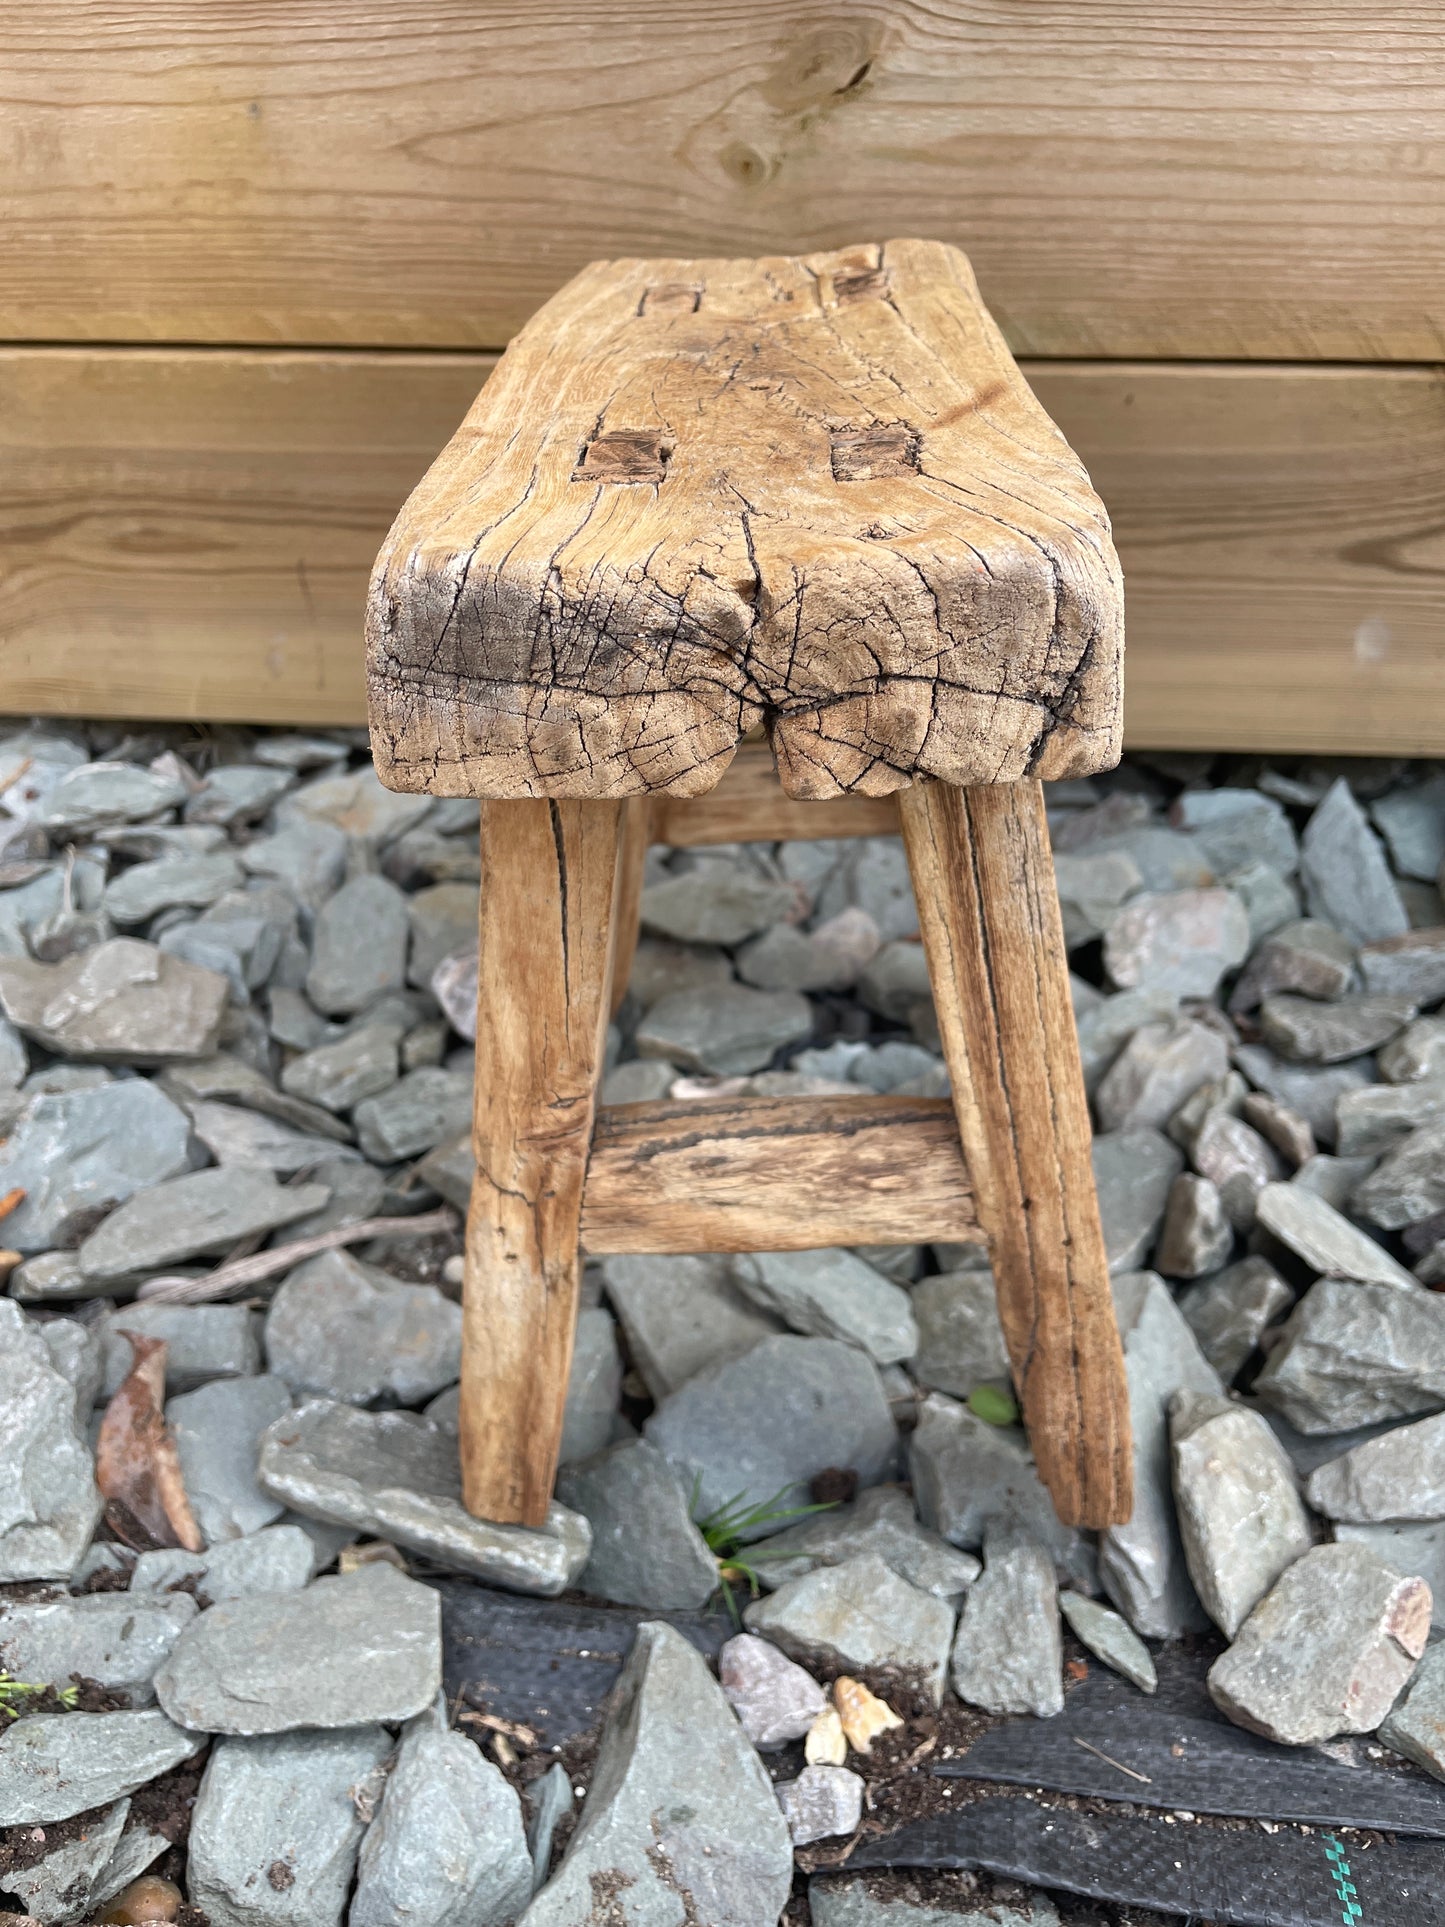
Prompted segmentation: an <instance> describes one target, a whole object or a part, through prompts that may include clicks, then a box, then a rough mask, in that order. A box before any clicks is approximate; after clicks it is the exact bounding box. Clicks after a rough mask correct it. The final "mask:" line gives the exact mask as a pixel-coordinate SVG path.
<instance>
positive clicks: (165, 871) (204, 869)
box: [101, 850, 245, 929]
mask: <svg viewBox="0 0 1445 1927" xmlns="http://www.w3.org/2000/svg"><path fill="white" fill-rule="evenodd" d="M244 881H245V877H244V875H243V872H242V870H241V866H240V864H239V863H237V861H236V859H235V858H234V857H233V856H231V855H229V854H228V853H227V852H225V851H219V850H218V851H216V852H215V853H214V854H213V855H209V856H201V855H196V856H181V855H176V856H163V857H158V858H156V859H155V860H154V861H152V862H150V863H133V864H132V865H131V867H130V868H129V869H128V870H122V871H121V873H120V875H119V876H116V877H112V879H111V881H110V882H109V883H108V884H107V885H106V887H105V895H104V897H102V899H101V905H102V908H103V909H104V911H105V913H106V915H107V916H108V917H109V918H110V919H111V921H112V922H113V923H116V924H118V925H119V926H120V927H121V928H122V929H125V928H127V927H128V926H131V925H134V924H138V923H149V922H150V920H151V918H152V917H154V916H158V915H159V914H160V912H161V911H162V910H177V909H189V910H204V909H205V908H206V907H207V906H208V905H209V904H212V903H214V902H215V901H216V899H217V898H218V897H223V896H224V895H225V894H226V892H227V891H228V890H236V889H239V888H240V886H241V884H242V883H243V882H244Z"/></svg>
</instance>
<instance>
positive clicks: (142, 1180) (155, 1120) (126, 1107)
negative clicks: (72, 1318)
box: [0, 1077, 190, 1251]
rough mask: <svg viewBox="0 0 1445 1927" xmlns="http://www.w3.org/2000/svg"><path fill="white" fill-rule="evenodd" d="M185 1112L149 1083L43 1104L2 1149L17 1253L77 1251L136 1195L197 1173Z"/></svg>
mask: <svg viewBox="0 0 1445 1927" xmlns="http://www.w3.org/2000/svg"><path fill="white" fill-rule="evenodd" d="M189 1134H190V1127H189V1125H188V1124H187V1122H186V1117H185V1113H184V1112H183V1111H181V1110H179V1109H177V1107H176V1106H175V1105H174V1104H172V1103H171V1102H170V1100H169V1099H168V1098H166V1097H165V1096H164V1095H163V1094H162V1093H161V1092H160V1091H158V1090H157V1089H156V1087H155V1085H154V1084H152V1083H150V1082H149V1081H148V1080H147V1079H145V1078H140V1077H136V1078H128V1079H124V1080H121V1081H118V1082H115V1083H110V1084H106V1085H104V1086H102V1088H101V1089H99V1090H89V1091H68V1092H64V1093H61V1094H58V1095H56V1096H54V1097H44V1096H42V1097H36V1098H34V1099H33V1100H32V1102H31V1103H30V1104H29V1105H28V1106H27V1108H26V1109H25V1110H24V1111H22V1113H21V1115H20V1120H19V1122H18V1123H17V1124H16V1125H15V1127H14V1128H13V1130H12V1131H11V1132H10V1134H9V1136H8V1137H7V1138H6V1139H5V1140H4V1142H3V1143H0V1195H3V1194H4V1193H6V1192H9V1191H13V1190H17V1189H18V1190H22V1191H24V1193H25V1198H24V1201H23V1202H22V1203H21V1204H20V1206H19V1207H18V1209H16V1210H15V1211H12V1212H11V1213H10V1215H9V1216H8V1217H7V1218H6V1220H5V1242H6V1244H7V1245H9V1246H10V1247H11V1249H12V1250H15V1251H49V1250H51V1249H52V1248H53V1247H55V1246H57V1245H70V1244H73V1243H75V1241H76V1240H77V1239H78V1238H80V1237H82V1236H83V1235H84V1234H85V1232H87V1231H89V1230H91V1229H92V1228H93V1227H94V1226H95V1225H96V1224H97V1223H98V1221H99V1220H100V1219H101V1218H103V1217H104V1216H105V1214H106V1212H108V1211H111V1210H113V1209H114V1207H115V1206H116V1205H118V1204H121V1203H123V1202H124V1201H125V1199H127V1198H128V1197H130V1196H132V1194H133V1193H134V1192H136V1191H143V1190H144V1189H145V1188H146V1187H147V1186H148V1185H152V1184H159V1183H161V1182H162V1180H163V1179H165V1178H174V1177H178V1176H179V1175H180V1174H181V1172H182V1171H187V1170H189V1169H190V1159H189V1156H188V1148H187V1140H188V1138H189Z"/></svg>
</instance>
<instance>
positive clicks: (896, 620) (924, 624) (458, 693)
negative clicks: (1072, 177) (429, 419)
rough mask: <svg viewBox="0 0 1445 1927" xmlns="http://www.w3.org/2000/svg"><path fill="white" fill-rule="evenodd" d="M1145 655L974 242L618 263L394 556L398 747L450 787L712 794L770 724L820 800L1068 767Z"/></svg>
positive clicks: (390, 546) (465, 449)
mask: <svg viewBox="0 0 1445 1927" xmlns="http://www.w3.org/2000/svg"><path fill="white" fill-rule="evenodd" d="M684 296H685V298H684ZM1121 650H1122V597H1121V589H1120V578H1119V569H1118V562H1117V559H1116V557H1115V554H1114V549H1113V545H1112V542H1111V539H1110V534H1109V524H1108V518H1107V516H1106V515H1105V513H1104V509H1103V506H1102V504H1101V503H1100V501H1099V499H1098V497H1097V496H1096V495H1095V494H1094V492H1093V490H1092V488H1091V487H1090V486H1089V482H1088V478H1087V476H1086V475H1085V474H1084V471H1083V468H1082V467H1081V465H1080V463H1079V462H1078V460H1077V458H1076V457H1075V456H1074V455H1073V453H1072V452H1071V450H1070V449H1069V448H1068V446H1067V444H1066V443H1065V442H1064V440H1063V438H1062V437H1061V436H1060V434H1059V433H1058V431H1057V430H1056V429H1055V428H1054V426H1053V424H1052V423H1051V422H1050V421H1049V419H1048V417H1047V415H1045V413H1044V411H1043V409H1042V408H1041V407H1040V406H1039V404H1038V403H1037V402H1036V401H1035V399H1034V397H1033V394H1032V393H1031V391H1030V389H1029V387H1028V385H1027V383H1026V382H1025V381H1024V379H1023V377H1022V376H1021V375H1020V373H1019V371H1018V369H1017V367H1016V366H1015V364H1014V362H1013V359H1012V357H1011V356H1010V355H1009V352H1008V350H1007V348H1006V347H1005V346H1004V343H1003V339H1002V337H1001V335H1000V334H999V332H998V330H997V328H996V327H995V326H994V324H993V321H992V320H991V318H990V317H989V314H988V312H987V310H986V309H985V308H984V307H983V305H982V303H981V302H980V300H979V298H978V292H977V289H976V288H975V286H974V281H973V275H972V273H971V271H970V269H969V265H968V262H967V261H966V260H965V258H964V256H963V255H962V254H961V253H959V251H958V250H957V249H956V248H952V247H949V246H946V245H944V244H943V243H940V242H933V241H890V242H887V243H885V244H883V245H881V246H879V245H868V246H863V247H856V248H846V249H842V250H839V251H837V252H834V253H830V254H817V255H808V256H802V257H789V256H776V257H772V258H765V259H762V260H757V261H723V260H699V261H686V260H683V261H677V260H672V261H646V260H626V261H614V262H599V263H597V264H595V265H594V266H592V267H590V268H588V269H586V270H584V272H583V273H581V274H580V275H578V276H577V277H576V278H575V279H574V280H573V281H571V282H569V283H568V284H567V286H566V287H564V288H563V289H562V290H561V292H560V293H558V294H557V295H555V296H554V297H553V298H552V300H551V301H549V302H548V303H547V305H546V306H545V307H544V308H543V309H541V310H540V312H539V313H538V314H536V315H535V316H534V317H533V318H532V320H531V321H529V322H528V323H527V325H526V326H525V327H524V328H523V329H522V331H521V333H520V334H519V335H518V336H517V337H516V339H515V340H514V341H513V343H512V345H511V346H510V347H509V348H508V350H507V352H506V354H505V355H504V356H503V357H502V360H501V362H500V364H499V365H498V367H497V370H496V373H495V374H494V375H493V376H492V378H491V380H490V381H489V382H488V383H487V386H486V388H485V389H484V390H483V392H482V394H481V395H480V396H479V397H478V399H477V401H476V402H475V404H474V405H473V407H472V409H471V412H470V413H469V414H468V416H467V418H466V420H465V421H464V423H463V424H462V426H461V428H460V429H459V430H458V432H457V434H456V435H455V436H454V437H453V439H452V441H451V442H450V443H449V444H448V446H447V448H446V449H445V450H444V451H443V453H442V454H441V456H440V457H439V458H438V460H437V461H436V463H435V464H434V465H433V467H432V468H431V470H430V471H429V473H428V474H427V475H426V476H425V478H424V479H423V480H422V482H421V484H420V485H419V486H418V488H417V489H416V490H415V492H414V493H413V495H412V496H411V498H410V500H409V501H408V502H407V504H406V506H405V507H404V508H403V510H402V512H401V515H400V516H399V517H398V519H397V522H396V524H395V526H394V527H393V529H392V531H391V534H390V536H389V537H388V540H387V542H386V545H385V547H384V548H383V550H382V553H381V556H380V558H379V561H378V564H377V568H376V572H375V575H374V577H373V581H372V588H371V595H370V599H369V611H368V680H369V693H370V706H371V733H372V743H373V748H374V752H375V756H376V763H377V769H378V771H379V773H380V775H381V777H382V780H383V781H384V782H385V783H387V784H388V785H389V786H390V787H392V788H394V789H401V790H422V791H429V792H431V793H433V794H440V795H466V796H484V797H520V796H556V797H562V796H570V797H582V796H587V797H604V796H605V797H621V796H630V795H638V794H642V793H645V792H648V791H664V792H667V793H669V794H671V795H673V796H695V795H699V794H701V793H703V792H705V791H707V790H709V789H711V788H712V786H713V785H714V784H715V783H716V782H717V780H718V778H719V777H720V775H721V774H722V772H723V770H724V769H725V768H726V766H727V764H728V763H729V761H730V760H731V758H732V756H733V752H734V750H735V748H736V746H737V743H738V740H739V738H740V737H741V736H743V735H744V734H745V732H746V731H747V730H748V729H749V728H751V727H752V725H753V724H754V723H756V722H758V721H760V720H761V721H764V722H765V723H766V724H767V725H768V727H769V729H770V731H771V734H772V740H773V747H774V750H775V753H776V756H777V760H778V767H779V772H780V775H781V778H782V783H783V788H784V789H785V790H786V791H787V792H788V794H789V795H790V796H794V797H802V798H823V797H829V796H836V795H840V794H843V793H846V792H850V791H851V792H862V793H864V794H866V795H870V796H882V795H886V794H888V793H889V792H891V791H893V790H896V789H900V788H902V787H905V786H906V785H907V784H909V783H910V782H912V781H913V780H914V779H915V778H916V777H919V776H933V777H940V778H943V779H945V780H947V781H949V782H952V783H1003V782H1009V781H1012V780H1014V779H1016V778H1018V777H1022V776H1045V777H1063V776H1075V775H1083V774H1087V773H1088V772H1090V771H1093V770H1098V769H1103V768H1107V767H1109V766H1111V765H1112V764H1113V763H1115V762H1116V761H1117V760H1118V755H1119V747H1120V657H1121Z"/></svg>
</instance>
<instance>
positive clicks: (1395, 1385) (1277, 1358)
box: [1254, 1278, 1445, 1433]
mask: <svg viewBox="0 0 1445 1927" xmlns="http://www.w3.org/2000/svg"><path fill="white" fill-rule="evenodd" d="M1254 1389H1255V1393H1256V1395H1257V1396H1258V1397H1259V1398H1260V1399H1261V1400H1262V1401H1263V1402H1264V1403H1265V1404H1266V1405H1270V1406H1273V1407H1274V1409H1275V1410H1276V1411H1279V1412H1282V1413H1283V1414H1284V1416H1285V1417H1286V1418H1287V1419H1288V1420H1289V1422H1290V1424H1291V1425H1293V1426H1294V1427H1296V1429H1297V1430H1299V1431H1301V1432H1306V1433H1314V1432H1347V1431H1349V1430H1351V1428H1352V1427H1354V1426H1357V1425H1373V1424H1376V1423H1377V1422H1378V1421H1379V1420H1381V1419H1401V1418H1415V1417H1417V1416H1419V1415H1420V1414H1421V1413H1424V1412H1432V1411H1437V1410H1438V1409H1439V1408H1440V1407H1441V1406H1445V1302H1442V1301H1441V1300H1440V1299H1439V1298H1438V1297H1436V1295H1435V1294H1434V1293H1433V1292H1427V1291H1421V1290H1420V1289H1419V1288H1418V1287H1415V1288H1412V1289H1411V1290H1409V1291H1401V1290H1400V1289H1399V1287H1398V1286H1396V1285H1358V1284H1352V1283H1350V1282H1348V1281H1346V1280H1342V1279H1335V1278H1321V1279H1320V1281H1319V1282H1318V1284H1316V1285H1315V1286H1314V1287H1313V1288H1312V1289H1311V1290H1310V1291H1309V1292H1307V1293H1306V1295H1305V1296H1304V1297H1303V1298H1302V1299H1301V1300H1300V1302H1299V1304H1298V1305H1297V1306H1296V1307H1295V1309H1294V1311H1293V1312H1292V1313H1291V1315H1290V1317H1289V1320H1288V1322H1287V1323H1286V1325H1285V1327H1284V1331H1283V1334H1282V1336H1281V1339H1280V1342H1279V1344H1278V1345H1277V1346H1276V1347H1275V1349H1274V1350H1273V1351H1271V1353H1270V1355H1269V1359H1268V1361H1267V1362H1266V1364H1265V1367H1264V1370H1263V1371H1262V1372H1261V1373H1260V1375H1259V1377H1258V1378H1257V1379H1256V1380H1255V1386H1254Z"/></svg>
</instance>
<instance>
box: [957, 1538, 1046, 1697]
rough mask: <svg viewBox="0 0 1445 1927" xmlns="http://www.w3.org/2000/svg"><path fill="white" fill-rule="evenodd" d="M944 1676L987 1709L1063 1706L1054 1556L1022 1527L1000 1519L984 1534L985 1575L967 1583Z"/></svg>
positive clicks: (964, 1694)
mask: <svg viewBox="0 0 1445 1927" xmlns="http://www.w3.org/2000/svg"><path fill="white" fill-rule="evenodd" d="M949 1676H950V1678H951V1680H952V1682H953V1690H954V1691H955V1692H956V1693H957V1694H958V1696H959V1698H960V1699H962V1700H966V1701H967V1702H968V1703H969V1705H970V1706H980V1707H982V1708H983V1710H984V1711H985V1712H986V1713H1032V1714H1034V1715H1035V1717H1036V1718H1038V1719H1052V1718H1053V1717H1054V1715H1055V1714H1057V1713H1061V1712H1062V1711H1063V1710H1064V1650H1063V1636H1062V1633H1061V1631H1060V1627H1059V1586H1058V1580H1057V1579H1056V1578H1055V1576H1054V1562H1053V1560H1052V1559H1051V1558H1050V1556H1049V1554H1048V1551H1047V1550H1046V1548H1045V1547H1043V1546H1042V1545H1040V1544H1039V1542H1038V1540H1037V1539H1033V1538H1031V1537H1030V1536H1029V1534H1028V1533H1027V1532H1024V1531H1021V1530H1020V1529H1019V1528H1018V1527H1017V1526H1012V1525H1009V1524H1007V1523H1005V1522H1004V1521H1002V1520H998V1521H995V1522H994V1523H992V1524H991V1525H990V1526H989V1528H988V1531H987V1533H986V1534H985V1536H984V1549H983V1576H982V1578H980V1579H978V1580H977V1581H976V1582H975V1583H974V1585H973V1586H972V1587H971V1588H970V1590H969V1595H968V1598H967V1599H966V1600H965V1601H964V1605H963V1614H962V1617H961V1618H960V1619H959V1622H958V1635H957V1638H956V1639H955V1640H954V1642H953V1652H952V1654H951V1656H950V1666H949Z"/></svg>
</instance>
